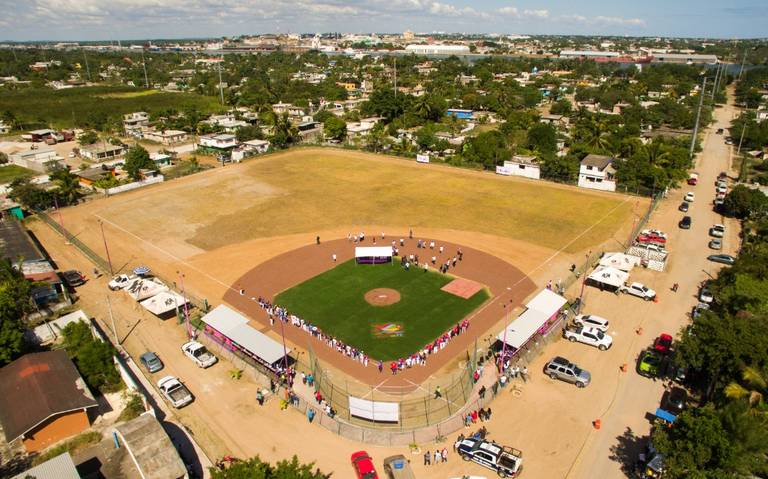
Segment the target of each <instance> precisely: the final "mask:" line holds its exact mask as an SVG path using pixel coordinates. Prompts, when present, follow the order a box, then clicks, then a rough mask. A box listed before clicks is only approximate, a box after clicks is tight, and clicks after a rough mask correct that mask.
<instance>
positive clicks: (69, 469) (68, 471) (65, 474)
mask: <svg viewBox="0 0 768 479" xmlns="http://www.w3.org/2000/svg"><path fill="white" fill-rule="evenodd" d="M29 477H32V478H34V479H80V474H78V473H77V469H76V468H75V463H74V462H72V456H70V455H69V453H68V452H65V453H64V454H60V455H58V456H56V457H54V458H53V459H49V460H47V461H45V462H44V463H42V464H40V465H37V466H35V467H33V468H32V469H27V470H26V471H24V472H22V473H21V474H17V475H15V476H13V477H11V479H27V478H29Z"/></svg>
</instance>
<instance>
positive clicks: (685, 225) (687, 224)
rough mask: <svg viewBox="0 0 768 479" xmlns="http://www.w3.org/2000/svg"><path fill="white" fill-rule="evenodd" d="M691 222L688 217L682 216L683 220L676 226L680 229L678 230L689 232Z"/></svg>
mask: <svg viewBox="0 0 768 479" xmlns="http://www.w3.org/2000/svg"><path fill="white" fill-rule="evenodd" d="M692 222H693V220H692V219H691V217H690V216H687V215H686V216H683V219H681V220H680V222H679V223H678V224H677V226H679V227H680V229H684V230H689V229H691V223H692Z"/></svg>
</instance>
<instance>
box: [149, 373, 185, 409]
mask: <svg viewBox="0 0 768 479" xmlns="http://www.w3.org/2000/svg"><path fill="white" fill-rule="evenodd" d="M157 387H158V388H160V392H161V393H163V396H165V398H166V399H167V400H168V401H169V402H170V403H171V404H172V405H173V407H175V408H177V409H178V408H181V407H184V406H186V405H187V404H189V403H191V402H192V400H193V399H194V398H193V397H192V393H191V392H189V389H187V387H186V386H185V385H184V384H182V383H181V381H179V380H178V379H176V378H175V377H173V376H166V377H164V378H162V379H161V380H159V381H158V382H157Z"/></svg>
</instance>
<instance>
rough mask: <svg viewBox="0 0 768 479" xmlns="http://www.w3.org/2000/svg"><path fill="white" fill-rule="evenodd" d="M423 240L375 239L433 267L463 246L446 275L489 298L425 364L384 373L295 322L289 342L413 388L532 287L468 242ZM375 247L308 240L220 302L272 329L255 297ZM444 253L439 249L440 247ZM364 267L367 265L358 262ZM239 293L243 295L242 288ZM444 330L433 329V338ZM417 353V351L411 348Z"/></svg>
mask: <svg viewBox="0 0 768 479" xmlns="http://www.w3.org/2000/svg"><path fill="white" fill-rule="evenodd" d="M421 239H423V240H425V241H426V242H427V243H429V242H430V241H434V242H435V247H434V249H430V248H417V247H416V243H417V238H416V237H414V238H413V239H407V238H402V241H403V244H402V246H401V244H400V240H401V238H399V237H398V238H392V237H389V236H388V237H386V238H385V239H383V240H382V239H381V237H380V236H379V237H377V245H378V246H384V245H391V242H392V241H393V240H395V241H396V245H397V248H398V249H399V250H400V255H401V256H402V255H410V254H414V255H419V262H420V263H422V264H423V263H424V262H425V261H426V262H429V264H430V267H433V266H432V257H433V256H434V257H435V266H434V267H435V268H437V267H439V265H440V264H442V263H445V262H446V261H449V260H450V261H451V262H452V261H453V258H454V257H455V256H457V255H458V251H459V250H461V252H462V254H463V259H462V260H461V261H458V260H457V261H456V266H455V267H454V266H451V268H450V269H449V271H448V274H450V275H456V276H457V277H461V278H466V279H469V280H472V281H475V282H477V283H481V284H484V285H485V286H486V287H488V289H489V290H490V292H491V294H492V297H491V299H489V300H488V301H486V302H485V303H484V304H482V305H481V306H480V307H479V308H478V309H477V310H475V311H474V312H473V313H471V314H470V315H469V316H467V318H468V319H469V320H470V327H469V330H468V332H467V333H465V334H461V335H459V336H456V337H455V338H453V339H452V340H451V342H450V343H448V345H447V346H446V347H445V349H443V350H442V351H440V352H439V353H437V354H433V355H430V356H429V359H428V360H427V364H426V366H419V367H415V368H411V369H406V370H404V371H401V372H399V373H398V374H397V375H395V376H393V375H391V374H389V372H388V371H386V368H385V373H386V374H385V373H379V371H378V370H377V368H376V362H375V361H371V362H370V363H369V364H368V367H364V366H363V365H362V364H360V363H359V362H357V361H354V360H352V359H350V358H348V357H346V356H343V355H341V354H339V353H337V352H336V351H334V350H332V349H331V348H329V347H328V346H326V344H325V343H323V342H321V341H319V340H316V339H314V338H312V337H311V336H310V335H309V334H307V333H306V332H304V331H302V330H301V329H299V328H296V327H294V326H290V325H286V327H285V336H286V338H287V339H288V340H289V341H291V342H292V343H293V344H296V345H297V346H299V347H301V348H304V349H309V347H311V348H312V349H313V351H314V353H315V354H316V355H317V357H318V359H320V360H322V361H324V362H327V363H329V364H331V365H332V366H333V367H334V368H336V369H338V370H341V371H343V372H344V373H345V374H348V375H350V376H352V377H353V378H355V379H357V380H358V381H360V382H362V383H365V384H368V385H373V386H378V387H381V386H388V387H411V386H415V385H418V384H421V383H422V382H424V381H425V380H426V379H427V378H429V377H430V376H431V375H432V374H434V373H435V372H436V371H438V370H439V369H440V368H441V367H442V366H444V365H445V364H446V363H448V362H449V361H450V360H451V359H453V358H455V357H456V356H457V355H459V354H460V353H462V352H463V351H465V350H466V349H467V348H468V347H470V345H471V344H473V343H474V342H475V341H476V340H478V341H479V340H481V339H484V338H485V336H486V335H487V333H488V330H489V329H490V328H491V327H492V326H493V325H494V323H496V322H497V321H499V319H500V318H501V317H502V316H503V315H504V313H505V312H508V311H509V309H507V308H506V307H505V306H507V307H512V308H514V307H516V306H518V305H520V304H522V302H523V301H524V300H525V298H526V297H528V296H529V295H530V294H531V293H532V292H533V291H534V290H535V288H536V285H535V284H534V283H533V281H531V280H530V279H529V278H528V277H527V276H526V275H525V274H524V273H523V272H522V271H520V270H519V269H517V268H516V267H514V266H512V265H511V264H509V263H507V262H505V261H503V260H501V259H499V258H497V257H495V256H492V255H490V254H488V253H483V252H482V251H478V250H476V249H472V248H469V247H467V246H463V245H458V244H455V243H448V242H445V241H441V240H439V239H430V238H421ZM360 244H362V245H364V246H366V245H367V246H371V245H373V243H372V239H371V238H366V240H365V242H363V243H359V244H358V243H352V242H350V241H348V240H346V239H338V240H332V241H323V242H321V243H320V244H319V245H318V244H310V245H308V246H304V247H302V248H299V249H296V250H293V251H289V252H287V253H284V254H281V255H279V256H276V257H274V258H272V259H270V260H268V261H265V262H264V263H261V264H260V265H258V266H256V267H255V268H253V269H252V270H250V271H248V272H247V273H246V274H245V275H243V276H242V277H241V278H239V279H238V280H237V281H236V282H235V283H234V284H233V285H232V286H233V287H232V289H230V290H229V291H228V292H227V293H226V294H225V295H224V301H226V302H227V303H229V304H231V305H232V306H234V307H235V308H237V309H238V310H240V311H242V312H243V313H244V314H246V315H247V316H249V317H250V318H252V319H253V320H254V321H256V322H257V323H259V327H261V328H262V329H264V328H270V325H269V318H268V316H267V314H266V313H265V312H264V311H263V310H262V309H261V307H259V305H258V303H257V301H256V300H257V299H258V298H259V297H262V298H265V299H267V300H269V301H272V300H273V299H274V297H275V296H276V295H277V294H278V293H280V292H281V291H285V290H286V289H289V288H291V287H293V286H295V285H297V284H299V283H301V282H303V281H306V280H308V279H310V278H313V277H315V276H317V275H319V274H320V273H322V272H324V271H327V270H328V269H331V268H332V267H333V266H334V265H335V264H336V263H334V261H333V255H336V260H337V262H344V261H348V260H350V259H352V258H354V250H355V246H359V245H360ZM441 246H442V247H443V252H442V253H441V252H440V247H441ZM361 267H368V266H361ZM374 267H384V268H395V267H399V265H380V266H374ZM241 291H242V294H240V292H241ZM272 329H273V330H274V331H275V333H276V334H280V325H279V324H278V323H276V324H275V326H273V327H272ZM444 332H445V331H435V338H437V337H438V336H439V335H441V334H442V333H444ZM414 352H415V351H414Z"/></svg>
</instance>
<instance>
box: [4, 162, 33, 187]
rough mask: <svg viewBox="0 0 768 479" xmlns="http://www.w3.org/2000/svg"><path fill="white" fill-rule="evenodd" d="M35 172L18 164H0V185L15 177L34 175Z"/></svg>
mask: <svg viewBox="0 0 768 479" xmlns="http://www.w3.org/2000/svg"><path fill="white" fill-rule="evenodd" d="M35 174H36V173H35V172H34V171H32V170H28V169H27V168H24V167H23V166H18V165H6V166H2V167H0V185H4V184H5V183H10V182H11V181H13V180H15V179H16V178H21V177H23V176H34V175H35Z"/></svg>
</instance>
